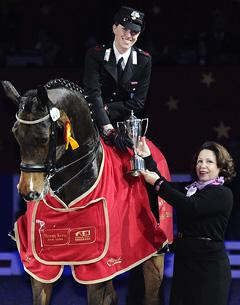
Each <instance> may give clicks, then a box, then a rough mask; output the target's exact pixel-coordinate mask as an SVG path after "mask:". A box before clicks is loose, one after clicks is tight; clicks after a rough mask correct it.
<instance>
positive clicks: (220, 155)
mask: <svg viewBox="0 0 240 305" xmlns="http://www.w3.org/2000/svg"><path fill="white" fill-rule="evenodd" d="M203 149H208V150H211V151H212V152H213V153H214V154H215V156H216V160H217V167H218V168H220V172H219V176H223V177H224V180H225V182H230V181H231V180H232V179H233V178H234V177H235V176H236V172H235V169H234V161H233V158H232V157H231V155H230V154H229V152H228V151H227V149H226V148H225V147H223V146H222V145H220V144H219V143H217V142H213V141H208V142H205V143H203V144H202V146H200V148H199V149H198V150H197V152H196V153H195V155H194V157H193V167H194V169H195V166H196V164H197V159H198V156H199V153H200V152H201V151H202V150H203Z"/></svg>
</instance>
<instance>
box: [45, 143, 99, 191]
mask: <svg viewBox="0 0 240 305" xmlns="http://www.w3.org/2000/svg"><path fill="white" fill-rule="evenodd" d="M96 143H97V144H96V145H95V146H94V147H93V148H92V149H91V150H90V151H89V152H88V153H87V154H86V155H83V156H82V157H80V158H78V159H77V160H75V161H73V162H71V163H69V164H67V165H63V166H62V167H59V168H57V169H56V170H55V173H54V174H53V175H52V176H49V177H48V180H49V181H50V180H51V178H53V177H54V176H55V174H58V173H60V172H62V171H64V170H65V169H67V168H68V167H69V166H72V165H74V164H76V163H78V162H79V161H81V160H84V159H85V158H87V157H89V156H90V158H89V160H87V161H86V162H87V163H86V165H85V166H84V167H83V168H81V169H80V170H79V171H78V172H77V173H76V174H75V175H73V176H72V177H71V178H70V179H69V180H67V181H66V182H64V183H63V184H62V185H60V186H59V187H58V188H57V189H56V190H52V191H53V193H55V194H58V193H59V192H60V191H61V189H63V188H64V187H65V186H66V185H68V184H69V183H70V182H72V180H74V179H75V178H77V177H78V176H79V175H80V174H81V173H82V172H83V171H84V170H85V169H86V168H87V167H88V166H89V164H91V163H92V162H93V161H94V160H95V159H96V156H97V151H98V150H99V147H100V142H99V137H98V140H97V141H96Z"/></svg>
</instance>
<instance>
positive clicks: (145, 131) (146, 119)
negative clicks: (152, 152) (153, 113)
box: [142, 118, 149, 137]
mask: <svg viewBox="0 0 240 305" xmlns="http://www.w3.org/2000/svg"><path fill="white" fill-rule="evenodd" d="M143 121H146V125H145V128H144V133H143V135H142V137H145V135H146V133H147V130H148V121H149V120H148V118H145V119H142V122H143Z"/></svg>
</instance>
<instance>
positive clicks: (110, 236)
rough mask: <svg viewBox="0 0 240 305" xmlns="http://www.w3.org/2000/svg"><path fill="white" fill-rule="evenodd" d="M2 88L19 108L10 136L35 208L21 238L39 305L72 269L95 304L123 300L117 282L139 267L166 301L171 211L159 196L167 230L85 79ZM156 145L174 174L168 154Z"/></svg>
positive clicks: (17, 234)
mask: <svg viewBox="0 0 240 305" xmlns="http://www.w3.org/2000/svg"><path fill="white" fill-rule="evenodd" d="M2 85H3V88H4V91H5V93H6V95H7V97H9V98H10V99H11V100H13V101H14V102H15V103H16V104H17V106H18V111H17V113H16V121H15V123H14V125H13V128H12V132H13V135H14V137H15V139H16V141H17V142H18V144H19V147H20V156H21V163H20V178H19V183H18V185H17V188H18V192H19V194H20V195H21V196H22V198H23V199H24V200H25V201H26V204H27V211H26V212H25V214H23V215H21V216H20V217H19V218H18V219H17V221H16V222H15V225H14V236H13V238H14V240H15V241H16V243H17V247H18V251H19V254H20V257H21V260H22V263H23V265H24V269H25V271H26V272H27V273H29V274H30V276H31V285H32V295H33V304H34V305H48V304H49V303H50V300H51V295H52V287H53V283H54V282H55V281H56V280H57V279H59V277H60V276H61V274H62V272H63V268H64V266H65V265H70V266H71V268H72V274H73V277H74V279H75V280H76V281H77V282H79V283H81V284H84V285H86V287H87V301H88V304H89V305H116V304H117V302H118V296H117V294H116V291H115V288H114V285H113V283H112V279H113V278H114V277H116V276H117V275H119V274H121V273H124V272H126V271H128V270H131V269H132V268H134V267H136V266H138V265H140V264H142V265H143V273H144V279H145V296H144V304H146V305H156V304H159V299H158V294H159V289H160V286H161V282H162V278H163V256H157V255H156V254H157V253H158V250H159V249H162V248H163V247H164V246H165V245H166V244H167V243H168V242H169V238H170V239H171V237H169V236H170V235H171V232H170V231H171V229H172V219H171V209H170V206H168V205H167V203H165V202H163V201H162V202H161V206H162V207H163V212H162V214H161V218H162V220H163V222H162V227H161V226H160V225H159V223H158V222H157V221H156V219H155V217H154V215H153V213H152V211H151V207H150V205H149V199H148V194H147V191H146V187H145V183H144V181H143V179H142V177H131V176H130V175H128V174H126V173H127V168H128V166H129V160H130V157H131V153H132V152H131V150H130V149H128V152H124V153H123V152H117V151H116V150H114V149H113V148H112V147H110V146H108V145H106V144H105V143H104V141H102V139H101V137H100V136H99V132H98V129H97V128H96V126H95V124H94V120H93V118H92V114H91V110H90V108H89V104H88V103H87V101H86V97H85V96H84V92H83V90H82V89H81V88H80V87H79V86H78V85H77V84H75V83H73V82H70V81H68V80H65V79H55V80H51V81H49V82H47V83H46V84H45V85H41V86H39V87H38V88H37V89H31V90H28V91H27V92H26V93H25V94H24V95H22V96H21V95H20V94H19V93H18V91H17V90H16V88H15V87H14V86H13V85H12V84H11V82H9V81H2ZM149 145H150V147H151V148H152V149H153V150H152V151H153V155H155V158H156V160H157V161H159V160H160V161H159V162H160V163H158V165H159V164H160V165H159V166H160V170H161V171H162V174H163V175H165V176H166V177H167V176H168V175H169V173H168V168H167V164H166V161H165V159H164V157H163V155H162V154H161V153H160V151H158V149H156V147H155V146H154V145H153V143H151V142H149ZM168 178H169V177H168ZM134 198H135V199H134ZM164 215H165V216H166V215H167V216H166V217H165V216H164ZM164 222H165V229H164V228H163V226H164ZM167 231H168V232H167ZM169 232H170V234H169Z"/></svg>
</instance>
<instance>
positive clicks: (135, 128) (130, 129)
mask: <svg viewBox="0 0 240 305" xmlns="http://www.w3.org/2000/svg"><path fill="white" fill-rule="evenodd" d="M143 122H145V124H146V125H145V128H144V132H142V129H143V128H142V126H143ZM121 124H122V125H123V126H124V128H125V131H126V132H127V134H128V136H129V138H130V139H131V140H132V142H133V152H134V155H133V156H132V157H131V159H130V171H129V173H130V174H131V175H132V176H134V177H137V176H139V175H140V172H139V171H141V170H145V169H146V168H145V162H144V159H143V158H142V157H140V156H139V155H138V153H137V147H138V145H139V141H140V140H141V137H143V136H145V134H146V132H147V128H148V118H145V119H138V118H137V117H136V116H135V115H134V113H133V110H132V111H131V115H130V117H129V119H128V120H126V121H123V122H117V127H118V128H119V127H120V125H121Z"/></svg>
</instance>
